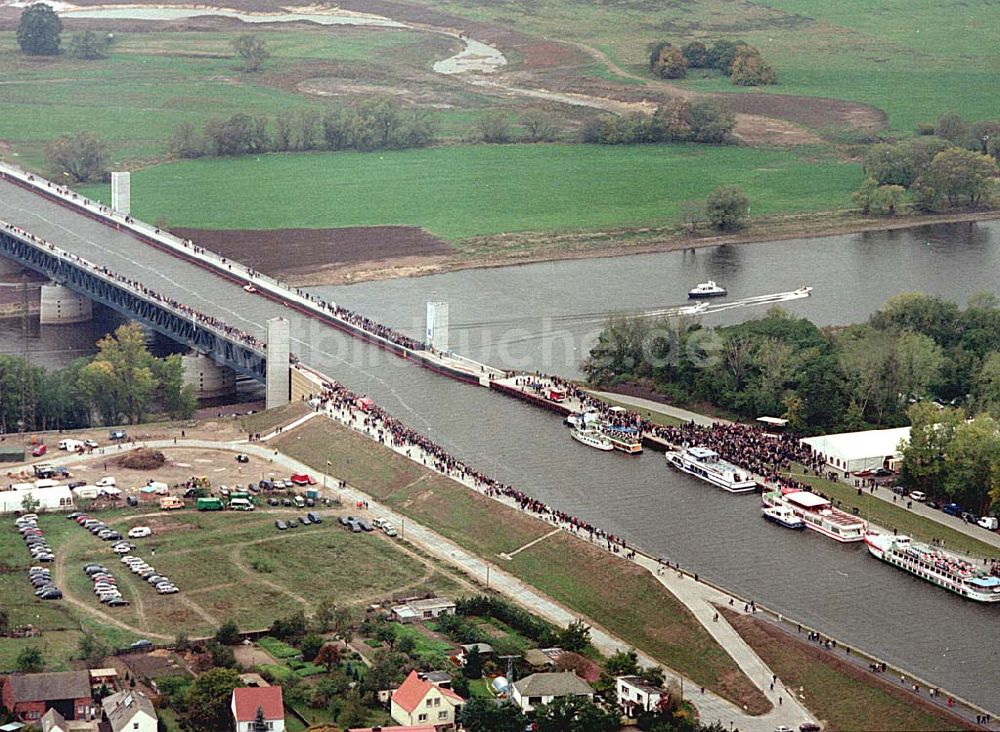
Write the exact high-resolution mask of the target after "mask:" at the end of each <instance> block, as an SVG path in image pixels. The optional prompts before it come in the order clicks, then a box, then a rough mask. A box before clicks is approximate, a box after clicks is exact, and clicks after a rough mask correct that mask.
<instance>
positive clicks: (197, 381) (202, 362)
mask: <svg viewBox="0 0 1000 732" xmlns="http://www.w3.org/2000/svg"><path fill="white" fill-rule="evenodd" d="M181 364H182V365H183V368H184V386H191V387H193V388H194V393H195V396H197V397H198V399H218V398H220V397H226V396H231V395H232V394H235V393H236V373H235V372H234V371H233V370H232V369H230V368H226V367H225V366H220V365H219V364H217V363H216V362H215V361H213V360H212V359H211V358H209V357H208V356H206V355H204V354H202V353H198V352H197V351H191V352H190V353H186V354H184V355H183V356H182V357H181Z"/></svg>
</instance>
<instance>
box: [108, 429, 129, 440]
mask: <svg viewBox="0 0 1000 732" xmlns="http://www.w3.org/2000/svg"><path fill="white" fill-rule="evenodd" d="M108 439H109V440H112V441H115V440H127V439H128V433H127V432H126V431H125V430H111V431H110V432H109V433H108Z"/></svg>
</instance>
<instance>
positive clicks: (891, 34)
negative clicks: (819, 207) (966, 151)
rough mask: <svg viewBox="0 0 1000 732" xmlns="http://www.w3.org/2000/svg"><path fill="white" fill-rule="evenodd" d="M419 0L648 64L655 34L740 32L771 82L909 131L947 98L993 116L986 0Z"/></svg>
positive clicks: (778, 89)
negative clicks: (880, 115)
mask: <svg viewBox="0 0 1000 732" xmlns="http://www.w3.org/2000/svg"><path fill="white" fill-rule="evenodd" d="M419 2H420V3H421V4H425V5H428V6H432V7H433V8H434V9H436V10H442V11H447V12H452V13H455V14H456V15H464V16H472V17H475V18H476V19H479V20H486V21H493V22H499V23H505V24H510V25H513V26H514V27H516V28H518V29H519V30H523V31H524V32H527V33H537V34H544V35H547V36H549V37H552V38H560V39H565V40H571V41H576V42H579V43H584V44H587V45H590V46H592V47H596V48H599V49H600V50H601V51H603V52H605V53H606V54H608V56H609V57H611V58H612V59H613V60H614V61H615V62H616V63H618V64H619V65H620V66H622V67H624V68H626V69H628V70H629V71H632V72H635V73H638V74H642V75H645V74H647V73H648V71H647V67H646V53H647V52H646V48H647V45H648V44H649V43H651V42H654V41H658V40H671V41H674V42H676V43H680V44H684V43H687V42H689V41H691V40H714V39H717V38H731V39H737V38H738V39H743V40H746V41H748V42H749V43H752V44H754V45H756V46H758V47H759V48H760V49H761V50H762V52H763V53H764V56H765V57H766V58H767V59H768V60H769V61H771V62H772V64H773V65H774V66H775V68H776V70H777V72H778V77H779V84H778V85H777V86H773V87H768V88H767V89H766V90H765V91H769V92H775V93H779V94H793V95H808V96H819V97H831V98H834V99H845V100H851V101H858V102H864V103H868V104H872V105H874V106H876V107H879V108H880V109H884V110H885V111H886V112H887V113H888V115H889V124H890V127H892V128H893V129H897V130H900V131H906V132H909V131H912V129H913V126H914V125H915V124H916V123H917V122H920V121H933V120H936V119H937V118H938V117H939V116H940V115H941V114H942V113H944V112H946V111H948V110H949V109H954V110H956V111H957V112H958V113H959V114H961V115H963V116H965V117H967V118H968V119H971V120H976V119H988V118H993V117H996V116H997V107H996V102H995V98H996V94H997V91H1000V81H998V76H997V74H996V69H997V68H998V67H1000V24H998V23H996V21H995V18H994V17H993V13H992V11H991V7H990V6H989V5H988V4H986V3H981V2H974V3H968V2H964V0H946V1H945V2H935V1H934V0H912V1H911V2H903V0H884V1H883V0H880V2H879V3H878V4H877V7H874V6H873V5H872V4H871V3H868V2H863V0H845V1H844V2H840V3H817V2H815V0H764V1H763V2H759V3H730V2H725V0H692V1H691V2H684V3H654V2H651V1H650V0H625V1H624V2H616V3H575V2H572V3H571V2H568V1H567V0H538V2H533V3H491V2H486V1H485V0H479V2H475V3H468V2H464V1H462V0H441V1H439V0H434V2H430V0H419ZM587 75H601V76H603V74H595V73H594V72H592V71H588V73H587ZM606 78H614V76H613V75H610V74H609V75H608V77H606ZM683 83H684V84H685V85H687V86H691V87H693V88H697V89H704V90H708V91H727V92H740V91H747V90H745V89H740V88H739V87H735V86H733V85H731V84H730V83H729V82H728V80H725V79H717V78H710V79H708V80H691V81H687V82H683ZM748 93H753V92H752V91H749V92H748Z"/></svg>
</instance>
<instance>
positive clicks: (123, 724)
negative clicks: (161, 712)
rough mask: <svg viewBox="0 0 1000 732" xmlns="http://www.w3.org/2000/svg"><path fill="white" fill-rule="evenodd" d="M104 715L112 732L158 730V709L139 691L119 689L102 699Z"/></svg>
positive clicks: (147, 731) (149, 731) (150, 731)
mask: <svg viewBox="0 0 1000 732" xmlns="http://www.w3.org/2000/svg"><path fill="white" fill-rule="evenodd" d="M101 709H102V710H103V711H104V717H105V719H107V720H108V724H110V725H111V730H112V732H125V731H126V730H128V731H132V730H134V731H135V732H156V709H155V708H154V707H153V702H151V701H150V700H149V697H147V696H146V695H145V694H143V693H142V692H139V691H133V690H130V691H119V692H118V693H117V694H112V695H111V696H106V697H104V699H102V700H101Z"/></svg>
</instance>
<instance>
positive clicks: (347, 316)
mask: <svg viewBox="0 0 1000 732" xmlns="http://www.w3.org/2000/svg"><path fill="white" fill-rule="evenodd" d="M28 180H29V181H30V182H35V178H34V176H32V175H29V176H28ZM46 186H47V188H49V189H50V190H53V191H55V192H56V193H58V194H60V195H62V196H64V197H68V198H70V199H71V200H74V201H80V202H82V203H84V204H85V205H89V206H93V207H96V208H97V210H98V212H100V213H102V214H105V215H108V216H111V215H113V214H114V213H115V212H114V211H113V210H112V209H111V208H109V207H107V206H104V205H103V204H102V203H101V202H100V201H96V202H95V201H91V200H89V199H87V198H84V197H82V196H78V195H77V193H76V192H74V191H72V190H71V189H69V188H64V187H61V186H59V185H55V184H53V183H52V182H51V181H47V182H46ZM123 220H124V221H125V223H126V224H133V223H135V221H134V219H132V217H130V216H128V215H126V216H124V217H123ZM155 233H156V234H158V235H159V234H162V232H161V231H160V229H159V228H157V229H155ZM177 241H178V242H179V243H180V245H181V246H183V247H184V248H185V249H189V250H191V252H192V253H194V254H198V255H202V256H211V257H215V258H217V259H218V260H219V261H220V262H221V263H222V264H229V263H228V260H227V259H226V258H225V257H223V256H222V255H220V254H216V253H215V252H211V251H209V250H207V249H205V248H204V247H200V246H198V245H196V244H195V243H194V242H193V241H191V240H190V239H177ZM81 261H82V260H81ZM238 266H242V265H238ZM232 269H233V267H232V264H229V270H230V271H232ZM105 274H110V273H105ZM243 274H245V275H246V277H247V278H248V279H250V280H254V279H257V278H259V277H261V273H260V272H258V271H256V270H255V269H253V268H251V267H245V271H244V273H243ZM278 284H280V283H278ZM296 292H297V294H298V295H299V296H300V297H303V298H305V299H307V300H309V301H311V302H313V303H314V304H315V305H317V306H319V307H320V309H321V310H324V311H325V312H327V313H329V314H331V315H333V316H334V317H335V318H337V319H339V320H343V321H344V322H346V323H349V324H351V325H353V326H354V327H356V328H359V329H361V330H363V331H365V332H366V333H371V334H372V335H374V336H377V337H379V338H382V339H384V340H386V341H389V342H390V343H394V344H395V345H398V346H402V347H403V348H408V349H410V350H413V351H421V350H425V349H426V345H425V344H424V343H422V342H421V341H418V340H417V339H415V338H411V337H410V336H407V335H405V334H403V333H400V332H398V331H396V330H394V329H392V328H390V327H389V326H387V325H383V324H382V323H379V322H377V321H375V320H372V319H371V318H367V317H365V316H363V315H361V314H360V313H356V312H354V311H353V310H349V309H347V308H345V307H342V306H340V305H337V304H336V303H332V302H327V301H325V300H323V299H322V298H319V297H316V296H314V295H311V294H309V293H306V292H303V291H302V290H297V291H296ZM148 294H150V295H151V296H155V298H156V299H157V300H158V301H159V302H163V303H165V304H168V305H170V306H171V307H176V308H177V309H179V310H182V311H185V312H186V313H187V314H188V315H191V316H192V317H195V318H197V319H198V321H199V322H201V323H203V324H205V325H209V326H211V327H213V328H217V329H220V330H222V331H224V332H225V333H226V335H228V336H230V337H231V338H236V339H238V340H240V341H242V342H244V343H246V344H247V345H252V346H254V347H260V346H262V345H263V344H262V343H261V342H260V341H258V340H257V339H255V338H253V337H252V336H249V335H248V334H244V333H243V332H242V331H239V330H238V329H236V328H232V326H228V325H226V324H225V323H224V322H223V321H221V320H219V319H218V318H212V317H211V316H207V315H204V314H202V313H198V312H196V311H194V310H193V309H191V308H189V307H188V306H186V305H183V304H181V303H178V302H177V301H175V300H171V299H167V298H163V297H161V296H159V295H157V294H156V293H153V292H152V291H149V293H148Z"/></svg>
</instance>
